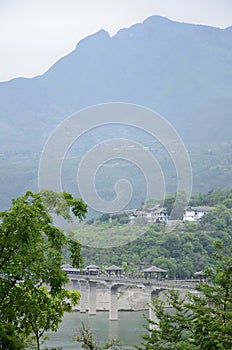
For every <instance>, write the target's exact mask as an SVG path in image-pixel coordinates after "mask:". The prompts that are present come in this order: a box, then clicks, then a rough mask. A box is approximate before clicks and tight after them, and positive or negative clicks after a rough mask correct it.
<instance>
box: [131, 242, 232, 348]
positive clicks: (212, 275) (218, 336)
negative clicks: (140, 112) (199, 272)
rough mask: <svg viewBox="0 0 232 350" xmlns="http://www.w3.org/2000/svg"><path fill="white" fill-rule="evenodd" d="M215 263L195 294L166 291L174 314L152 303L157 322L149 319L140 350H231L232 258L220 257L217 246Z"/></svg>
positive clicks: (160, 305)
mask: <svg viewBox="0 0 232 350" xmlns="http://www.w3.org/2000/svg"><path fill="white" fill-rule="evenodd" d="M215 260H216V264H215V266H210V267H208V268H207V269H206V271H205V273H206V276H207V279H208V282H207V283H205V282H201V283H199V285H198V286H197V288H196V289H197V290H198V291H199V294H188V295H187V297H186V298H185V299H183V298H182V299H180V297H179V293H178V292H176V291H174V290H172V291H170V292H169V295H168V297H169V303H170V305H171V306H172V307H173V309H174V311H175V312H174V313H170V312H169V313H168V312H167V311H166V310H165V308H164V303H162V302H161V301H160V300H158V299H156V300H154V301H153V303H152V307H153V310H154V312H155V315H156V317H157V319H158V321H152V320H149V324H150V327H147V329H148V334H146V335H144V342H143V343H142V344H141V345H140V346H137V349H140V350H145V349H146V350H151V349H162V350H166V349H176V350H190V349H191V350H227V349H228V350H229V349H230V350H231V349H232V257H231V255H230V256H224V255H223V249H222V245H221V243H218V244H217V252H216V254H215Z"/></svg>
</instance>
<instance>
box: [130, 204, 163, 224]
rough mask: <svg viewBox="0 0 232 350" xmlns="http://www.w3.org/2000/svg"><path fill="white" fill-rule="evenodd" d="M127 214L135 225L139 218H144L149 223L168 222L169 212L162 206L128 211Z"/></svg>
mask: <svg viewBox="0 0 232 350" xmlns="http://www.w3.org/2000/svg"><path fill="white" fill-rule="evenodd" d="M126 213H127V215H128V217H129V221H130V223H131V224H134V223H135V222H136V219H137V218H144V219H145V220H146V221H147V223H153V222H167V221H168V211H167V209H166V208H163V207H162V206H160V205H156V206H155V207H153V208H148V209H147V210H137V209H134V210H127V211H126Z"/></svg>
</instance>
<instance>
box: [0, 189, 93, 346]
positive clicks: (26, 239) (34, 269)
mask: <svg viewBox="0 0 232 350" xmlns="http://www.w3.org/2000/svg"><path fill="white" fill-rule="evenodd" d="M86 211H87V207H86V205H85V203H83V201H82V200H81V199H75V198H73V196H72V195H70V194H69V193H62V194H57V193H55V192H52V191H42V192H40V193H37V194H34V193H33V192H31V191H28V192H27V193H26V194H25V195H24V196H22V197H19V198H16V199H13V200H12V206H11V208H10V209H9V210H7V211H4V212H0V349H4V350H15V349H20V350H22V349H24V348H26V347H27V346H28V344H27V342H28V340H29V339H34V343H35V347H36V349H39V348H40V338H41V337H42V336H43V334H44V332H45V331H48V330H53V331H54V330H56V329H57V328H58V324H59V322H60V321H61V318H62V315H63V313H64V311H71V309H72V306H73V305H75V304H77V303H78V302H79V299H80V295H79V293H78V292H76V291H66V290H65V289H64V288H63V286H64V284H65V283H66V282H67V276H66V274H65V273H64V272H63V271H62V270H61V265H62V263H63V256H62V249H63V248H64V247H65V246H68V247H69V249H70V252H71V258H72V263H73V266H76V267H78V266H79V265H80V263H81V261H82V259H81V254H80V249H81V245H80V244H79V243H78V242H77V241H75V240H74V239H72V237H67V236H66V235H65V234H64V232H63V231H62V230H61V229H59V228H58V227H56V226H55V225H54V223H53V219H52V214H53V213H55V214H56V215H61V216H62V217H63V218H64V219H66V220H72V217H73V216H75V217H77V218H78V219H79V220H82V219H83V218H84V217H85V214H86ZM45 286H48V287H47V288H46V287H45ZM32 346H33V345H32V344H31V345H30V348H31V349H32Z"/></svg>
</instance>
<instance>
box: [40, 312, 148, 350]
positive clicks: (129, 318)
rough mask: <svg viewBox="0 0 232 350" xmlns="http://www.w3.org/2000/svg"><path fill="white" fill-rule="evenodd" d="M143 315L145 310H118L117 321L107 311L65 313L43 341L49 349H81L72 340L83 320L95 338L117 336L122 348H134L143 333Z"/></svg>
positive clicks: (124, 349)
mask: <svg viewBox="0 0 232 350" xmlns="http://www.w3.org/2000/svg"><path fill="white" fill-rule="evenodd" d="M144 315H145V316H147V312H146V311H136V312H125V311H122V312H119V320H118V321H109V313H108V312H97V315H96V316H88V315H87V314H80V313H79V312H72V313H70V314H65V316H64V319H63V322H62V324H61V325H60V327H59V330H58V332H56V333H51V334H49V340H48V341H46V342H45V344H44V345H46V346H47V347H48V348H49V349H51V348H52V347H58V346H62V349H63V350H69V349H76V350H79V349H82V348H81V344H80V343H77V342H75V341H73V338H74V337H75V335H77V334H78V331H79V330H80V328H81V323H82V322H83V323H84V324H85V325H86V326H88V327H89V328H90V329H91V330H92V331H93V333H94V335H95V338H96V340H98V341H99V343H100V342H103V341H104V340H107V339H111V338H117V339H119V340H120V343H121V344H122V349H123V350H129V349H134V347H133V345H134V344H138V343H140V342H141V335H142V334H144V333H145V330H144V328H143V325H144V324H145V323H146V321H145V319H144Z"/></svg>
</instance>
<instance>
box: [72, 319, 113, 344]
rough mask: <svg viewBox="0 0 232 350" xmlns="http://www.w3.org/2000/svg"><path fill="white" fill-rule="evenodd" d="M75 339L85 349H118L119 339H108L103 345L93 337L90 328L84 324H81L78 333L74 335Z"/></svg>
mask: <svg viewBox="0 0 232 350" xmlns="http://www.w3.org/2000/svg"><path fill="white" fill-rule="evenodd" d="M76 340H77V341H78V342H80V343H82V348H83V349H86V350H106V349H112V350H119V341H118V340H117V339H111V340H108V341H106V342H105V343H104V344H103V345H100V344H99V343H98V342H97V341H96V339H95V338H94V335H93V333H92V332H91V330H90V329H89V328H88V327H86V326H85V325H84V324H82V328H81V330H80V335H78V336H77V337H76Z"/></svg>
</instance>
